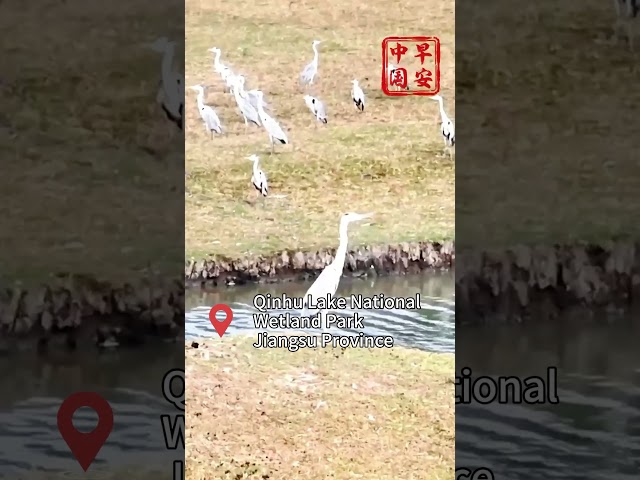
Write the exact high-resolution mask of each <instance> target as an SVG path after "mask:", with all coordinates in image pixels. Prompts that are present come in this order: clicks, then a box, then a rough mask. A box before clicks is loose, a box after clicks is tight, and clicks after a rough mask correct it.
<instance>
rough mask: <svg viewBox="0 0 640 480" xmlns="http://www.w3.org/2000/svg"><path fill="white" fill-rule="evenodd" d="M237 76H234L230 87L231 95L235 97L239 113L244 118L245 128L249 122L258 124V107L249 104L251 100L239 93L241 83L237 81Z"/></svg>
mask: <svg viewBox="0 0 640 480" xmlns="http://www.w3.org/2000/svg"><path fill="white" fill-rule="evenodd" d="M238 78H239V77H235V83H233V85H232V87H231V91H232V92H233V96H234V97H235V99H236V103H237V104H238V108H239V109H240V113H241V114H242V117H243V118H244V126H245V128H247V126H248V125H249V122H251V123H255V124H256V125H258V126H260V114H259V111H258V109H256V107H254V106H253V105H251V102H249V100H248V99H247V98H246V97H243V96H242V95H241V93H240V92H241V89H242V87H241V85H240V83H239V82H238Z"/></svg>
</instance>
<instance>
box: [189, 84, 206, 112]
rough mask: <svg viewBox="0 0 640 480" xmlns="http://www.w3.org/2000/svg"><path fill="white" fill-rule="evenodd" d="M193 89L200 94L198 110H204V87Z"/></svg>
mask: <svg viewBox="0 0 640 480" xmlns="http://www.w3.org/2000/svg"><path fill="white" fill-rule="evenodd" d="M191 88H192V89H193V90H195V91H196V92H198V96H197V97H196V103H197V104H198V110H202V109H203V108H204V87H203V86H202V85H194V86H193V87H191Z"/></svg>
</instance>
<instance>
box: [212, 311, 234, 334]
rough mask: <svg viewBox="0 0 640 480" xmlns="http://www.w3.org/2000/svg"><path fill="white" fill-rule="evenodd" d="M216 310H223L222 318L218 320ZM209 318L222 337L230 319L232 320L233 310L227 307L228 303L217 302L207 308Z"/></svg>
mask: <svg viewBox="0 0 640 480" xmlns="http://www.w3.org/2000/svg"><path fill="white" fill-rule="evenodd" d="M218 312H224V315H225V319H224V320H222V321H220V320H218V319H217V318H216V313H218ZM209 320H210V321H211V325H213V328H215V329H216V332H218V335H220V338H222V335H224V332H226V331H227V328H229V324H230V323H231V320H233V312H232V311H231V309H230V308H229V305H224V304H223V303H219V304H218V305H214V306H213V307H211V310H209Z"/></svg>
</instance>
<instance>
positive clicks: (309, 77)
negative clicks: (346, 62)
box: [300, 40, 322, 85]
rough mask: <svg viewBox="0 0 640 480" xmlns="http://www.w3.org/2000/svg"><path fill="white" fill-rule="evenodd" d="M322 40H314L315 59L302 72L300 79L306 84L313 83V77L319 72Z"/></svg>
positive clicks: (312, 45)
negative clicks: (319, 49) (319, 46)
mask: <svg viewBox="0 0 640 480" xmlns="http://www.w3.org/2000/svg"><path fill="white" fill-rule="evenodd" d="M321 43H322V42H321V41H320V40H314V41H313V43H312V44H311V47H312V48H313V60H311V63H309V64H308V65H307V66H306V67H304V69H303V70H302V73H301V74H300V81H301V82H302V83H303V84H306V85H313V79H314V78H315V77H316V75H317V74H318V45H320V44H321Z"/></svg>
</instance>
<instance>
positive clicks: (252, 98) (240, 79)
mask: <svg viewBox="0 0 640 480" xmlns="http://www.w3.org/2000/svg"><path fill="white" fill-rule="evenodd" d="M245 81H246V79H245V78H244V75H237V76H236V84H237V85H238V93H239V94H240V96H241V97H242V98H245V99H246V100H247V101H248V102H249V103H250V104H251V106H252V107H253V108H255V109H256V111H258V103H262V108H269V105H268V104H267V102H265V101H264V98H262V99H260V98H259V95H258V90H249V91H246V90H245V89H244V85H245Z"/></svg>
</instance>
